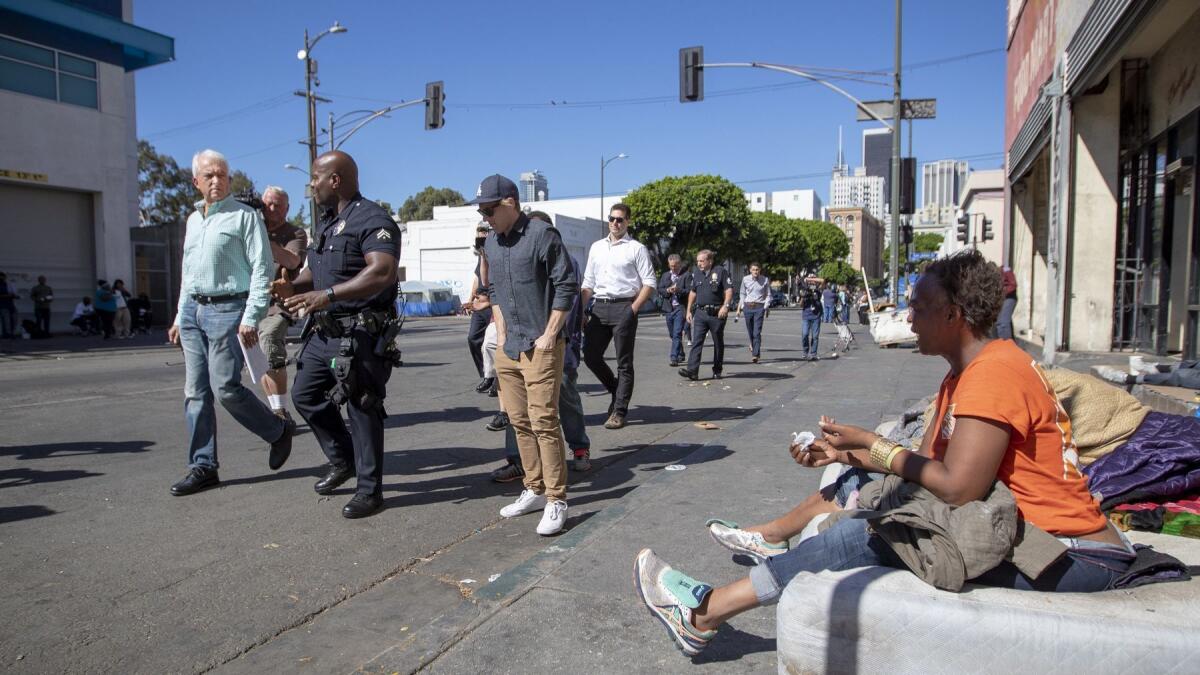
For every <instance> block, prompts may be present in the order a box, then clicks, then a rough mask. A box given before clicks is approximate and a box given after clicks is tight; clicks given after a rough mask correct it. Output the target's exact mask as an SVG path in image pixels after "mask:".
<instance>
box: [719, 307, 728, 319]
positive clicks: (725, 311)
mask: <svg viewBox="0 0 1200 675" xmlns="http://www.w3.org/2000/svg"><path fill="white" fill-rule="evenodd" d="M728 316H729V306H728V305H721V309H718V310H717V318H718V319H720V320H722V321H724V320H725V318H726V317H728Z"/></svg>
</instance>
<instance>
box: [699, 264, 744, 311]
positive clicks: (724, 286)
mask: <svg viewBox="0 0 1200 675" xmlns="http://www.w3.org/2000/svg"><path fill="white" fill-rule="evenodd" d="M730 288H733V281H732V280H731V279H730V278H729V272H726V271H725V268H724V267H721V266H720V265H714V266H712V267H710V268H708V271H707V272H705V271H703V270H701V269H700V267H699V266H697V267H696V268H695V269H693V270H692V276H691V283H690V284H689V285H688V290H689V291H695V292H696V307H702V306H704V305H717V306H720V305H724V304H725V291H726V290H728V289H730Z"/></svg>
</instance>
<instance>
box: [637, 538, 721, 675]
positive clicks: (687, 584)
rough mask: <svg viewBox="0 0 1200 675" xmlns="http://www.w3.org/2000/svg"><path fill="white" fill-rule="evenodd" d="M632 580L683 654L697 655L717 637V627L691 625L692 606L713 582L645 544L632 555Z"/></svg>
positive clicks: (698, 602)
mask: <svg viewBox="0 0 1200 675" xmlns="http://www.w3.org/2000/svg"><path fill="white" fill-rule="evenodd" d="M633 583H634V586H635V587H636V588H637V592H638V595H639V596H641V598H642V602H644V603H646V607H648V608H649V609H650V613H651V614H653V615H654V618H656V619H658V620H659V621H660V622H661V623H662V625H663V626H666V628H667V632H668V633H670V635H671V639H672V640H674V641H675V645H676V646H677V647H679V650H680V651H681V652H683V653H684V654H687V655H688V656H696V655H697V654H699V653H700V652H701V651H703V650H704V648H705V647H707V646H708V643H709V641H710V640H712V639H713V638H714V637H716V635H717V631H715V630H699V629H697V628H696V627H695V626H693V625H692V610H693V609H696V608H697V607H699V606H700V603H702V602H704V598H705V596H707V595H708V594H709V593H710V592H712V586H709V585H708V584H704V583H700V582H699V581H696V580H695V579H693V578H691V577H689V576H687V575H686V574H684V573H682V572H680V571H678V570H676V569H674V568H672V567H671V566H670V565H668V564H666V563H665V562H663V561H662V560H659V559H658V556H656V555H654V551H651V550H650V549H648V548H644V549H642V550H641V552H640V553H638V554H637V558H635V559H634V563H633Z"/></svg>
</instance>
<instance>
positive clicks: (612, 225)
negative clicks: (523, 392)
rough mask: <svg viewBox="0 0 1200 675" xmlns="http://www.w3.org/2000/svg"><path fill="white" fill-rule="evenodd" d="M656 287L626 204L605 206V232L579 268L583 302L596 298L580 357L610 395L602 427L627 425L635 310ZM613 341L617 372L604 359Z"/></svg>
mask: <svg viewBox="0 0 1200 675" xmlns="http://www.w3.org/2000/svg"><path fill="white" fill-rule="evenodd" d="M654 291H655V278H654V267H653V265H651V264H650V253H649V251H647V250H646V247H645V246H643V245H642V244H641V243H640V242H637V241H634V240H633V239H632V238H631V237H630V236H629V207H628V206H626V205H625V204H614V205H613V207H612V208H611V209H609V212H608V236H607V237H605V238H604V239H601V240H600V241H598V242H596V243H594V244H592V248H591V250H590V251H589V252H588V259H587V267H586V268H585V269H584V272H583V288H582V289H581V292H582V294H583V306H584V307H587V306H588V301H589V300H591V299H592V298H595V301H596V302H595V304H593V305H592V307H591V309H590V310H588V312H587V325H585V326H584V329H583V361H584V363H586V364H587V367H588V369H589V370H591V371H592V373H593V374H595V376H596V379H598V380H600V384H603V385H604V388H605V389H607V390H608V393H609V394H610V395H612V403H611V405H610V406H609V409H608V420H607V421H606V422H605V423H604V428H606V429H620V428H621V427H623V426H625V417H626V415H628V414H629V399H630V398H631V397H632V396H633V344H634V340H635V338H636V337H637V326H638V311H639V310H640V309H641V308H642V305H643V304H645V303H646V302H647V301H648V300H649V299H650V296H651V295H653V294H654ZM609 342H615V343H616V344H615V346H616V352H617V373H616V374H615V375H614V374H613V371H612V369H611V368H609V367H608V364H607V363H605V362H604V352H605V351H606V350H607V349H608V343H609Z"/></svg>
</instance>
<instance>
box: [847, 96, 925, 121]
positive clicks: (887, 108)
mask: <svg viewBox="0 0 1200 675" xmlns="http://www.w3.org/2000/svg"><path fill="white" fill-rule="evenodd" d="M901 108H902V109H903V110H904V119H906V120H931V119H933V118H935V117H937V99H936V98H906V99H904V100H903V101H902V102H901ZM867 110H870V111H871V112H873V113H875V114H876V115H878V116H880V117H882V118H883V119H885V120H890V119H892V101H891V100H890V99H889V100H887V101H864V102H863V104H862V105H860V106H858V121H859V122H873V121H876V120H875V118H874V117H871V115H870V114H869V113H868V112H867Z"/></svg>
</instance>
